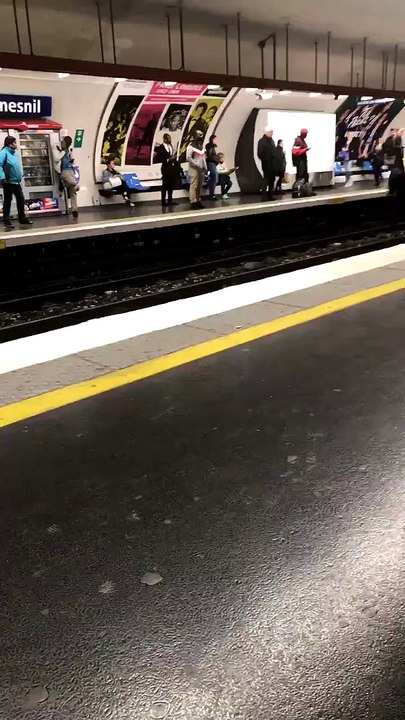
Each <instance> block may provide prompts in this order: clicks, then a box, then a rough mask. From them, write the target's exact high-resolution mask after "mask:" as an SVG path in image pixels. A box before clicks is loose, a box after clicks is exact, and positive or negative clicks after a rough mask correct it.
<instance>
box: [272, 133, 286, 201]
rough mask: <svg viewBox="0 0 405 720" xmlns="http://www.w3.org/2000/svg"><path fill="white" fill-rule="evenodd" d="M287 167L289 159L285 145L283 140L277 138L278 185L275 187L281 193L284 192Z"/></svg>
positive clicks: (275, 190)
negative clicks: (287, 158) (283, 185)
mask: <svg viewBox="0 0 405 720" xmlns="http://www.w3.org/2000/svg"><path fill="white" fill-rule="evenodd" d="M286 167H287V160H286V156H285V152H284V146H283V141H282V140H277V147H276V178H277V182H276V186H275V188H274V192H276V193H279V194H281V192H282V184H283V180H284V175H285V169H286Z"/></svg>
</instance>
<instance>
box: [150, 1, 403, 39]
mask: <svg viewBox="0 0 405 720" xmlns="http://www.w3.org/2000/svg"><path fill="white" fill-rule="evenodd" d="M144 3H145V4H146V5H153V4H155V5H160V6H162V7H166V8H167V6H168V5H170V2H169V3H167V2H166V3H164V2H162V0H144ZM172 5H176V0H173V2H172ZM183 7H184V9H185V10H187V11H192V12H195V13H198V14H200V15H201V14H202V13H204V14H207V15H210V16H211V20H213V19H214V18H217V20H218V22H219V23H224V22H230V23H232V22H233V23H234V22H235V16H236V14H237V13H238V12H240V13H241V14H242V17H243V20H244V21H245V22H247V23H249V24H252V25H256V26H258V25H262V27H263V31H264V34H266V31H267V30H268V31H269V32H271V31H272V28H274V26H282V25H284V24H285V23H287V22H288V23H291V26H292V29H293V30H294V29H295V30H296V31H298V32H300V31H302V32H303V33H305V34H310V35H312V37H314V36H317V35H321V34H322V33H325V34H326V33H327V31H329V30H330V31H331V32H332V33H333V34H334V35H335V36H336V37H337V38H341V39H346V40H350V41H351V42H353V41H356V40H358V41H360V40H362V38H364V37H368V39H369V40H370V41H371V42H372V43H375V44H378V45H387V46H390V45H395V44H396V43H401V40H402V38H403V31H402V28H403V27H404V26H405V3H403V2H400V0H384V2H381V0H204V3H201V0H183ZM404 45H405V41H404Z"/></svg>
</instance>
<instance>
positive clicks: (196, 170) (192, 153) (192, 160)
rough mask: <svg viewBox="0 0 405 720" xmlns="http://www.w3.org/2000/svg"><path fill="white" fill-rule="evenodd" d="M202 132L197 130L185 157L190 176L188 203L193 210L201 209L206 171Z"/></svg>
mask: <svg viewBox="0 0 405 720" xmlns="http://www.w3.org/2000/svg"><path fill="white" fill-rule="evenodd" d="M203 138H204V136H203V133H202V132H201V130H197V131H196V133H195V136H194V140H193V141H192V142H191V143H190V145H188V147H187V153H186V159H187V162H188V174H189V176H190V203H191V208H192V209H193V210H201V209H202V208H203V207H204V206H203V205H202V204H201V192H202V187H203V183H204V176H205V173H206V172H207V163H206V160H205V152H204V148H203Z"/></svg>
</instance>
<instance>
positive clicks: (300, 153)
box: [292, 128, 309, 182]
mask: <svg viewBox="0 0 405 720" xmlns="http://www.w3.org/2000/svg"><path fill="white" fill-rule="evenodd" d="M307 135H308V130H306V129H305V128H303V130H301V132H300V134H299V135H298V137H296V138H295V140H294V145H293V149H292V163H293V165H294V167H295V168H297V178H296V179H297V180H305V182H308V180H309V175H308V158H307V152H308V150H309V147H308V145H307V141H306V138H307Z"/></svg>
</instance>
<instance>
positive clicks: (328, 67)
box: [326, 30, 332, 85]
mask: <svg viewBox="0 0 405 720" xmlns="http://www.w3.org/2000/svg"><path fill="white" fill-rule="evenodd" d="M331 35H332V33H331V31H330V30H329V31H328V39H327V41H326V84H327V85H329V82H330V38H331Z"/></svg>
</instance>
